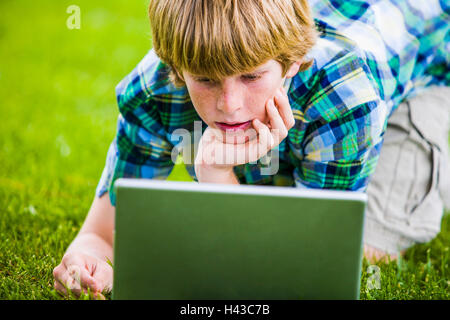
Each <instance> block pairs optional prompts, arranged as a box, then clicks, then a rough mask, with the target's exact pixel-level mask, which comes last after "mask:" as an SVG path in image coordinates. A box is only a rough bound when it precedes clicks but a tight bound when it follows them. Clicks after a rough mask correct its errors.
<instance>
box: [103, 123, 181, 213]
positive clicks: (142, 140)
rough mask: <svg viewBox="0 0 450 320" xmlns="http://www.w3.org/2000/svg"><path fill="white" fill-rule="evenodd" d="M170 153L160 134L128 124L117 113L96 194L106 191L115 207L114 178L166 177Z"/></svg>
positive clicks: (166, 142)
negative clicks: (113, 136) (116, 122)
mask: <svg viewBox="0 0 450 320" xmlns="http://www.w3.org/2000/svg"><path fill="white" fill-rule="evenodd" d="M171 154H172V144H171V143H170V142H168V141H167V140H166V139H165V138H164V137H163V136H161V134H158V133H153V132H150V131H148V130H146V129H145V128H143V127H140V126H137V125H133V124H130V123H128V122H127V121H126V120H125V119H124V118H123V117H122V116H121V115H119V119H118V124H117V135H116V137H115V138H114V140H113V142H112V143H111V145H110V147H109V150H108V155H107V158H106V165H105V168H104V169H103V173H102V176H101V178H100V182H99V184H98V186H97V190H96V195H97V196H98V197H101V196H102V195H103V194H104V193H105V192H107V191H108V192H109V197H110V200H111V204H112V205H113V206H115V204H116V193H115V190H114V181H115V180H117V179H118V178H145V179H162V180H163V179H166V178H167V177H168V175H169V174H170V172H171V171H172V169H173V166H174V163H173V162H172V158H171Z"/></svg>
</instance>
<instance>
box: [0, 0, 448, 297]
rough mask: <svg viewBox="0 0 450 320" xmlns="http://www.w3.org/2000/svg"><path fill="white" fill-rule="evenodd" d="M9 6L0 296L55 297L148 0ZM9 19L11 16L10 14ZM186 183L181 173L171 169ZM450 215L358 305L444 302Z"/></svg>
mask: <svg viewBox="0 0 450 320" xmlns="http://www.w3.org/2000/svg"><path fill="white" fill-rule="evenodd" d="M72 4H74V2H73V1H49V0H42V1H39V2H30V1H23V0H14V1H13V0H2V1H0V11H1V12H3V13H4V14H3V15H2V19H1V20H0V61H1V63H0V96H1V97H2V99H1V102H0V114H1V115H2V119H3V121H2V124H1V126H0V216H1V219H0V299H60V297H59V296H58V295H57V294H56V293H55V291H54V290H53V288H52V284H53V278H52V269H53V268H54V266H56V265H57V264H58V263H59V261H60V259H61V257H62V255H63V253H64V251H65V249H66V248H67V246H68V245H69V243H70V242H71V241H72V239H73V238H74V237H75V235H76V233H77V232H78V230H79V228H80V226H81V224H82V222H83V220H84V217H85V215H86V213H87V211H88V209H89V206H90V204H91V201H92V199H93V196H94V190H95V187H96V184H97V181H98V179H99V178H100V174H101V170H102V168H103V166H104V162H105V156H106V152H107V149H108V146H109V143H110V142H111V140H112V139H113V137H114V133H115V125H116V119H117V115H118V110H117V105H116V101H115V95H114V88H115V86H116V84H117V83H118V82H119V81H120V80H121V79H122V78H123V77H124V76H125V75H126V74H127V73H128V72H129V71H130V70H132V68H134V66H135V65H136V64H137V63H138V62H139V60H140V59H141V58H142V57H143V56H144V54H145V53H146V52H147V51H148V50H149V49H150V46H151V42H150V30H149V23H148V21H147V15H146V1H127V2H125V1H114V0H112V1H99V0H95V1H94V0H90V1H86V0H78V1H76V3H75V4H76V5H78V6H79V7H80V10H81V25H80V27H81V28H80V29H79V30H77V29H74V30H70V29H68V28H67V26H66V20H67V18H68V17H69V14H68V13H66V9H67V7H68V6H69V5H72ZM5 13H7V14H5ZM171 177H172V178H173V179H183V178H184V175H183V167H182V165H179V166H177V167H176V169H175V171H174V172H173V173H172V175H171ZM449 244H450V216H449V215H447V216H446V217H445V218H444V220H443V222H442V232H441V233H440V234H439V236H438V237H437V238H436V239H434V240H433V241H432V242H430V243H427V244H422V245H417V246H415V247H413V248H412V249H410V250H409V251H408V252H407V254H406V257H405V259H404V260H401V261H399V262H391V263H389V264H385V263H378V264H377V266H378V267H379V271H380V273H379V274H380V276H381V278H380V284H381V287H380V289H376V288H374V289H371V290H369V286H368V285H367V284H368V280H369V277H371V274H370V272H367V271H368V264H367V263H366V262H364V265H363V273H362V278H361V298H362V299H449V298H450V293H449V292H450V290H449V285H450V282H449V278H450V277H449V276H450V271H449V267H448V263H449V251H448V250H449Z"/></svg>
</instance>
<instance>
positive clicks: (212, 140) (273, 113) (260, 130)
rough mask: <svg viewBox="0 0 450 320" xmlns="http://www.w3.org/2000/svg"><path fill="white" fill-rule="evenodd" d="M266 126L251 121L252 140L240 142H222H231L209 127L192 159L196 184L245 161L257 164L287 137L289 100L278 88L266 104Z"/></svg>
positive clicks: (291, 120) (291, 121)
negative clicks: (267, 120) (267, 121)
mask: <svg viewBox="0 0 450 320" xmlns="http://www.w3.org/2000/svg"><path fill="white" fill-rule="evenodd" d="M265 109H266V113H267V116H268V119H269V123H268V124H267V125H266V124H264V123H262V122H261V121H259V120H258V119H253V121H252V124H253V128H254V130H252V129H250V130H249V131H253V132H254V133H255V134H254V136H255V137H254V138H253V139H249V140H248V141H247V139H245V142H243V143H225V142H224V141H227V142H228V141H229V140H233V138H231V139H230V138H229V137H227V136H226V134H225V133H224V132H223V131H222V130H220V129H215V128H211V127H208V128H207V129H206V130H205V132H204V134H203V135H202V138H201V139H200V143H199V147H198V152H197V155H196V158H195V172H196V175H197V178H198V181H199V182H221V181H215V180H217V179H216V177H224V176H226V175H227V174H229V173H230V172H232V171H233V170H232V169H233V167H235V166H237V165H241V164H245V163H248V162H256V161H257V160H259V159H260V158H261V157H263V156H264V155H266V154H267V153H268V152H269V151H270V150H272V149H273V148H275V147H276V146H278V145H279V144H280V143H281V141H283V139H285V138H286V137H287V135H288V131H289V129H291V128H292V127H293V126H294V124H295V120H294V115H293V113H292V109H291V106H290V104H289V99H288V96H287V94H286V93H284V91H283V88H279V89H278V90H277V92H276V94H275V96H274V97H273V98H270V99H269V100H267V102H266V105H265Z"/></svg>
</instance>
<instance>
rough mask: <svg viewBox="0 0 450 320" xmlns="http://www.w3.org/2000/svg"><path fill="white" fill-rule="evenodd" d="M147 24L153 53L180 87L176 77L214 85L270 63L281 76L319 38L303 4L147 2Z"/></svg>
mask: <svg viewBox="0 0 450 320" xmlns="http://www.w3.org/2000/svg"><path fill="white" fill-rule="evenodd" d="M149 18H150V24H151V28H152V41H153V48H154V49H155V52H156V54H157V55H158V56H159V58H160V59H161V60H162V61H163V62H165V63H166V64H168V65H169V66H170V67H171V72H170V79H171V81H172V82H173V83H174V85H176V86H183V85H184V80H183V79H182V78H181V75H179V74H178V73H177V72H176V71H180V72H181V71H182V70H186V71H188V72H189V73H191V74H194V75H206V76H208V78H210V79H214V80H217V79H221V78H223V77H226V76H232V75H236V74H240V73H245V72H249V71H251V70H252V69H254V68H256V67H257V66H259V65H261V64H263V63H265V62H266V61H268V60H270V59H274V60H276V61H278V62H279V63H280V64H281V65H282V67H283V76H284V75H285V73H286V72H287V70H288V68H289V67H290V66H291V64H292V63H293V62H295V61H299V60H300V59H302V58H303V57H304V56H305V55H306V53H307V52H308V51H309V49H310V48H311V47H312V46H313V45H314V43H315V41H316V37H317V34H316V30H315V28H314V20H313V18H312V16H311V14H310V10H309V6H308V3H307V0H151V1H150V5H149ZM310 65H311V61H306V62H304V63H303V64H302V65H301V67H300V70H305V69H307V68H309V67H310Z"/></svg>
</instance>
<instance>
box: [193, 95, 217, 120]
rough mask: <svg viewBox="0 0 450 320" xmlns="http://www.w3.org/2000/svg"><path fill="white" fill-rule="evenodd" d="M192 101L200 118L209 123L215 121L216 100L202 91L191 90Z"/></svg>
mask: <svg viewBox="0 0 450 320" xmlns="http://www.w3.org/2000/svg"><path fill="white" fill-rule="evenodd" d="M190 96H191V101H192V103H193V104H194V108H195V110H196V111H197V113H198V115H199V116H200V118H202V120H203V121H205V122H206V123H208V124H211V122H214V121H215V101H214V99H212V98H211V97H209V96H208V95H205V94H203V93H200V92H194V91H193V92H191V95H190Z"/></svg>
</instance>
